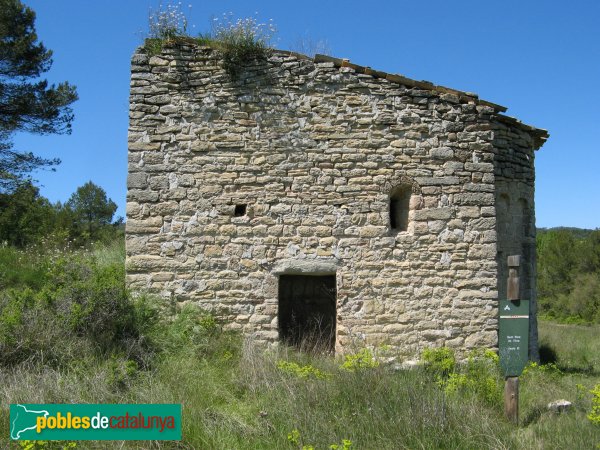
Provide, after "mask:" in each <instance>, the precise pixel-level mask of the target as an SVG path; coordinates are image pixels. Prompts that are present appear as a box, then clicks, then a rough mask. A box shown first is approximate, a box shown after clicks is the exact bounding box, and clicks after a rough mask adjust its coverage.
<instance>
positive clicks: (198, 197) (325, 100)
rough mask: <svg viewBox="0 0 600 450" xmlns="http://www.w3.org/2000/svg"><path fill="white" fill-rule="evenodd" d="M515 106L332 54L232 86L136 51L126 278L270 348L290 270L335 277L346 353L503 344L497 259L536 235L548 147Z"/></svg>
mask: <svg viewBox="0 0 600 450" xmlns="http://www.w3.org/2000/svg"><path fill="white" fill-rule="evenodd" d="M502 111H504V108H502V107H499V106H498V105H493V104H491V103H488V102H484V101H480V100H479V99H477V97H476V96H474V95H473V94H466V93H460V92H458V91H453V90H450V89H446V88H440V87H437V86H433V85H431V84H430V83H426V82H415V81H413V80H408V79H406V78H404V77H401V76H394V75H391V76H390V75H387V74H384V73H382V72H375V71H372V70H370V69H368V68H360V67H359V66H354V65H352V64H349V63H346V62H341V63H340V60H336V59H334V58H315V60H311V59H308V58H306V57H303V56H301V55H296V54H293V53H290V52H279V51H276V52H274V53H273V55H272V56H271V57H270V58H269V59H268V61H263V62H257V63H255V64H253V65H249V66H248V67H246V68H245V69H244V72H243V73H242V74H241V76H240V78H239V80H232V79H231V77H230V76H229V75H228V74H227V73H226V72H225V71H224V70H223V67H222V60H221V59H220V57H219V54H218V53H217V52H216V51H214V50H212V49H210V48H208V47H195V46H185V45H183V46H174V47H170V48H167V49H165V50H164V51H163V53H162V54H161V55H159V56H153V57H148V56H147V55H145V54H144V53H143V51H142V50H139V51H138V52H137V53H136V54H135V55H134V56H133V60H132V78H131V103H130V130H129V176H128V198H127V274H128V275H127V277H128V282H129V284H130V286H131V287H132V288H134V289H137V290H148V291H151V292H154V293H157V294H160V295H161V296H162V297H164V298H167V299H170V300H171V301H175V302H194V303H197V304H199V305H200V306H202V307H203V308H206V309H208V310H211V311H214V312H215V313H217V314H218V315H219V316H221V317H222V318H223V319H224V320H225V321H226V322H227V323H228V326H229V327H232V328H236V329H243V330H244V331H245V332H246V333H248V334H251V335H252V336H253V337H254V339H255V340H257V341H261V342H274V341H277V339H278V322H277V312H278V277H279V275H281V274H293V273H302V274H313V275H317V274H321V275H323V274H332V275H333V274H334V275H335V277H336V290H337V324H336V331H337V333H336V350H338V351H343V349H344V348H345V347H348V346H349V345H350V344H352V343H357V344H359V345H365V344H366V345H378V344H381V343H385V344H390V345H392V346H395V347H397V348H398V349H400V350H401V351H402V352H403V353H404V354H406V355H407V356H410V355H414V354H416V353H418V352H419V351H420V350H421V349H423V348H424V347H430V346H442V345H446V346H450V347H454V348H456V349H458V350H459V351H466V350H468V349H472V348H475V347H495V346H496V345H497V307H496V303H497V299H498V295H499V290H500V295H502V289H503V288H502V286H503V284H502V280H501V278H502V277H503V276H504V272H503V271H504V268H503V267H504V266H503V264H502V262H501V260H502V257H501V256H500V255H504V254H506V253H510V252H517V251H518V252H523V251H524V249H525V246H527V245H531V244H532V243H533V242H535V241H534V240H533V239H534V238H535V234H534V233H535V227H534V219H533V148H536V147H537V146H539V145H540V142H539V134H536V133H537V132H538V131H539V130H535V129H533V128H530V127H527V126H524V125H521V124H520V123H518V122H516V121H514V120H511V119H508V118H505V117H503V116H501V115H500V114H499V113H500V112H502ZM536 136H538V137H536ZM398 187H405V188H407V189H410V203H409V212H408V228H407V230H406V231H396V230H392V229H391V227H390V217H389V214H390V211H389V208H390V194H391V192H392V191H393V190H394V189H396V188H398ZM505 196H506V197H507V198H508V199H509V201H510V205H509V204H507V205H506V208H505V209H506V213H502V214H501V215H500V217H499V220H498V223H497V220H496V203H501V202H502V201H504V200H503V199H504V197H505ZM521 199H523V200H524V201H525V203H523V204H521V203H519V202H520V201H521ZM515 202H516V203H515ZM515 205H519V208H521V209H518V210H517V213H514V207H515ZM498 208H499V209H500V208H502V206H499V207H498ZM513 214H516V215H515V216H514V217H513ZM517 216H518V217H520V218H521V219H518V218H517ZM524 218H526V219H524ZM518 220H521V222H522V223H524V222H527V223H528V224H529V225H528V227H526V226H525V225H516V223H517V221H518ZM526 228H527V230H526V232H524V233H525V234H523V235H519V236H520V237H519V239H521V241H519V242H521V244H516V243H515V242H516V241H515V240H514V239H513V237H514V236H515V235H516V234H518V230H525V229H526ZM513 244H514V245H513ZM527 249H528V251H529V252H531V247H527ZM530 256H532V255H530ZM530 261H531V263H530V264H531V265H530V269H529V274H528V276H529V277H533V275H534V269H533V268H534V267H535V265H534V262H533V259H530ZM499 273H500V280H499ZM525 289H527V290H528V291H530V292H533V291H534V285H533V284H531V283H530V284H528V285H527V287H526V288H525ZM531 295H533V294H531Z"/></svg>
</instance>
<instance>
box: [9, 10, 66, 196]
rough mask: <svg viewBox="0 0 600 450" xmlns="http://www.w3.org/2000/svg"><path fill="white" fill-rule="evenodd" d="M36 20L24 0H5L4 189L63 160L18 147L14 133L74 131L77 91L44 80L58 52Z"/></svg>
mask: <svg viewBox="0 0 600 450" xmlns="http://www.w3.org/2000/svg"><path fill="white" fill-rule="evenodd" d="M34 23H35V13H34V12H33V11H32V10H31V9H30V8H28V7H27V6H25V5H23V4H22V3H21V2H20V0H0V191H7V190H14V189H15V188H16V187H17V186H18V184H19V183H20V182H22V181H23V180H25V179H27V178H28V176H29V174H30V173H31V171H33V170H35V169H38V168H44V167H52V166H54V165H56V164H58V163H59V162H60V161H59V160H58V159H45V158H41V157H39V156H36V155H34V154H33V153H31V152H22V151H17V150H14V149H13V146H12V142H11V136H12V134H13V133H15V132H17V131H27V132H31V133H36V134H42V135H43V134H53V133H58V134H62V133H70V132H71V122H72V121H73V112H72V110H71V108H70V107H69V105H70V104H71V103H73V102H74V101H75V100H77V92H76V90H75V87H74V86H72V85H70V84H69V83H68V82H64V83H60V84H59V85H58V86H54V85H51V86H48V82H47V81H46V80H40V79H39V76H40V74H42V73H44V72H46V71H48V70H49V69H50V66H51V65H52V51H50V50H48V49H46V48H45V47H44V45H43V44H42V43H41V42H38V37H37V34H36V32H35V24H34Z"/></svg>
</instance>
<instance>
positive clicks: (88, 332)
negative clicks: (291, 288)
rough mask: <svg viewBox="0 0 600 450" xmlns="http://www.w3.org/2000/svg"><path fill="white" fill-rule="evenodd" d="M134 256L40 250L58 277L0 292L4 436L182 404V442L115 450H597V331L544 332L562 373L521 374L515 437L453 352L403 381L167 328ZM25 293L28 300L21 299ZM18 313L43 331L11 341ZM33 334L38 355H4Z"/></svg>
mask: <svg viewBox="0 0 600 450" xmlns="http://www.w3.org/2000/svg"><path fill="white" fill-rule="evenodd" d="M123 254H124V253H123V248H122V243H119V244H116V245H114V246H109V247H104V248H96V249H95V250H93V251H89V252H87V253H84V252H76V253H72V254H64V255H59V256H56V255H54V254H53V255H44V254H37V255H34V254H30V255H28V256H27V258H31V259H28V260H27V261H30V262H31V264H32V270H38V269H35V267H45V268H46V269H45V270H46V272H45V275H44V278H43V280H44V281H43V282H42V283H39V284H38V283H36V282H33V281H32V280H29V281H28V280H27V279H20V280H17V281H14V280H13V282H12V283H13V284H12V285H11V286H10V287H7V286H6V285H5V286H3V287H2V289H1V290H0V299H2V302H3V303H0V329H1V328H2V327H3V326H4V332H3V333H0V346H2V345H4V346H5V347H4V349H8V350H9V352H8V353H10V352H12V356H11V358H7V357H6V355H5V354H4V353H3V355H2V356H0V402H1V405H2V406H1V407H0V436H2V437H3V439H6V438H7V437H8V436H9V417H8V405H9V404H10V403H16V402H27V403H181V404H182V407H183V440H182V441H181V442H119V443H111V446H113V447H115V446H116V447H126V448H199V449H299V448H302V447H303V446H307V448H310V447H309V446H313V447H314V448H315V449H328V448H330V446H331V445H338V446H339V448H342V446H343V445H344V444H343V443H344V442H345V443H346V444H349V443H351V444H350V445H351V447H350V448H356V449H374V448H386V449H387V448H393V449H396V448H399V449H402V448H407V449H415V448H416V449H418V448H423V449H429V448H445V449H446V448H447V449H465V448H469V449H470V448H477V449H486V448H488V449H492V448H493V449H502V448H506V449H509V448H510V449H521V448H522V449H530V448H540V449H541V448H544V449H546V448H594V446H595V445H596V444H597V443H600V427H599V426H597V425H594V424H593V423H592V422H591V421H590V420H588V419H587V417H586V415H587V414H588V413H589V412H590V410H591V395H590V393H589V390H590V389H591V388H592V387H593V386H594V385H595V384H598V383H600V374H599V373H598V368H599V363H598V358H597V348H598V344H599V342H598V339H599V338H598V331H599V330H598V328H597V327H596V328H591V327H573V326H560V327H557V326H556V325H554V324H548V323H541V324H540V334H541V341H542V343H543V344H544V345H545V346H546V347H547V348H548V349H550V350H551V351H552V352H554V360H555V364H554V365H542V366H532V367H530V368H528V370H527V373H526V374H525V375H524V376H523V377H521V411H520V413H521V426H520V427H514V426H512V425H510V424H509V423H508V422H507V421H506V420H504V418H503V415H502V404H501V400H500V399H499V398H497V396H496V394H497V392H498V388H501V383H500V384H494V383H497V381H494V380H498V373H497V372H495V371H496V370H497V369H496V368H495V366H494V365H493V364H491V365H490V363H489V361H490V360H488V359H485V358H484V359H477V358H474V359H473V360H472V361H471V362H469V363H468V364H466V365H461V364H459V363H457V362H453V363H452V364H450V365H448V364H445V363H444V362H445V361H446V359H445V358H450V359H452V355H450V354H448V355H446V354H443V352H441V353H438V354H437V356H436V354H435V353H433V354H431V355H430V356H428V357H427V359H428V360H430V363H429V364H428V365H425V366H422V367H419V368H416V369H411V370H394V368H393V367H391V366H389V365H385V364H377V363H376V362H374V361H373V360H372V359H371V354H370V353H368V352H362V353H361V352H358V353H357V354H356V355H355V356H354V357H353V358H348V359H346V360H345V361H344V359H343V358H340V357H337V358H336V357H333V356H331V355H327V354H319V353H318V352H312V353H311V352H308V353H307V352H303V353H301V352H298V351H296V350H293V349H290V348H287V347H284V346H281V347H279V348H271V349H265V348H264V347H257V346H256V345H254V344H253V343H252V342H251V341H244V340H243V338H242V337H241V336H240V335H238V334H235V333H232V332H227V331H224V329H223V327H222V324H220V323H218V322H217V321H216V320H215V319H214V318H213V317H212V316H210V315H208V314H206V313H204V312H202V311H200V310H198V309H197V308H194V307H192V306H187V307H185V308H180V309H179V310H178V311H177V312H176V313H174V314H173V315H171V316H166V315H165V314H167V312H166V311H163V312H162V314H161V315H159V314H158V313H157V311H156V309H155V308H154V307H153V302H154V303H156V302H157V300H153V299H149V298H144V297H142V299H141V300H139V301H137V300H136V301H134V300H132V298H131V296H130V295H129V293H128V292H127V291H126V290H124V289H122V286H123V269H122V267H123ZM5 255H6V254H5ZM2 257H6V256H3V254H2V253H0V258H2ZM9 257H10V258H17V259H18V257H19V255H18V254H16V253H13V254H11V255H9ZM51 258H54V259H52V264H50V263H49V262H48V259H51ZM23 261H25V260H22V262H21V264H22V265H23V267H25V266H26V265H27V264H28V263H26V262H23ZM36 264H37V265H36ZM34 266H35V267H34ZM48 267H50V270H47V269H48ZM4 279H5V280H7V279H8V278H4ZM24 292H27V296H26V297H27V298H29V300H28V302H29V303H27V302H23V301H20V302H19V301H16V300H15V298H22V297H23V296H24V295H25V294H24ZM19 296H21V297H19ZM73 305H80V306H81V307H82V309H78V307H74V309H73ZM105 309H108V310H114V309H117V310H119V311H121V312H122V314H119V315H113V314H105V313H106V312H107V311H105ZM7 311H8V312H10V311H12V312H15V313H19V314H21V318H22V317H27V318H29V319H35V318H36V317H37V319H36V320H27V321H19V320H17V321H16V322H15V323H17V324H18V326H19V327H20V328H12V329H8V328H7V327H6V324H4V325H3V323H4V322H3V321H5V320H6V318H7V317H10V314H8V313H7ZM82 311H84V312H85V314H84V313H82ZM19 314H16V315H17V316H18V315H19ZM81 314H83V316H82V315H81ZM82 318H83V319H82ZM123 318H126V320H123ZM81 320H83V322H81ZM82 323H84V324H87V323H90V324H92V325H93V324H98V323H104V325H103V327H105V328H106V329H108V330H115V328H114V326H115V324H117V325H118V326H117V329H118V330H121V332H117V333H113V332H110V333H108V335H107V336H108V337H106V336H105V335H103V334H102V333H101V332H99V330H97V329H96V328H97V327H96V325H93V326H91V327H90V328H89V329H88V328H87V327H83V328H82V327H81V326H80V325H81V324H82ZM100 328H102V327H100ZM93 330H96V331H93ZM124 330H127V332H124ZM16 336H20V338H17V337H16ZM24 336H25V337H27V339H26V341H27V343H28V345H29V347H25V346H23V345H21V347H20V348H19V349H18V350H19V351H16V350H15V348H14V347H10V346H9V345H7V342H8V339H11V338H12V339H17V341H18V339H24V338H23V337H24ZM98 336H104V340H103V339H99V338H98ZM100 342H104V343H103V344H100ZM25 350H27V351H25ZM552 352H549V353H552ZM8 353H7V354H8ZM432 355H433V356H432ZM438 356H441V357H440V358H438ZM355 360H356V361H358V362H356V363H352V361H355ZM492 360H493V358H492ZM348 361H350V363H349V362H348ZM478 361H479V362H478ZM482 361H483V362H482ZM485 361H488V362H485ZM438 363H439V364H438ZM348 365H351V366H352V370H348V367H346V366H348ZM438 365H439V367H437V366H438ZM452 383H454V384H452ZM490 386H491V388H490ZM494 386H495V387H494ZM560 398H566V399H567V400H571V401H573V402H574V408H573V410H572V411H570V412H569V413H567V414H562V415H556V414H553V413H550V412H548V411H547V410H546V404H547V403H548V402H549V401H552V400H557V399H560ZM5 442H6V444H7V445H8V441H5ZM77 446H78V447H79V448H106V443H101V442H84V441H82V442H79V443H78V444H77Z"/></svg>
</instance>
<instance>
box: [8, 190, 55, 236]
mask: <svg viewBox="0 0 600 450" xmlns="http://www.w3.org/2000/svg"><path fill="white" fill-rule="evenodd" d="M55 216H56V209H55V208H54V207H53V206H52V205H51V204H50V202H49V201H48V199H46V198H45V197H42V196H40V193H39V189H38V188H37V187H35V186H33V185H32V184H31V183H24V184H22V185H20V186H19V187H18V188H17V189H16V190H15V191H14V192H12V193H0V242H6V243H7V244H9V245H13V246H15V247H25V246H27V245H29V244H33V243H36V242H37V241H39V240H40V239H41V238H42V237H44V236H48V235H49V234H50V233H51V232H52V231H53V229H54V227H55V224H54V219H55Z"/></svg>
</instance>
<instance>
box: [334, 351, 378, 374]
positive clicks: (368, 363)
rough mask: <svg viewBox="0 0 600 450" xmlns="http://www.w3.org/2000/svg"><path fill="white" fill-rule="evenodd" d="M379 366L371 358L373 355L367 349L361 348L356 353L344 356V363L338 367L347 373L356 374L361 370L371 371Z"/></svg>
mask: <svg viewBox="0 0 600 450" xmlns="http://www.w3.org/2000/svg"><path fill="white" fill-rule="evenodd" d="M378 366H379V361H377V360H376V359H375V358H374V357H373V353H371V350H369V349H368V348H363V349H361V350H359V351H358V352H357V353H353V354H350V355H345V356H344V362H343V363H342V365H341V366H340V367H341V368H342V369H344V370H347V371H349V372H356V371H357V370H362V369H372V368H374V367H378Z"/></svg>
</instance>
